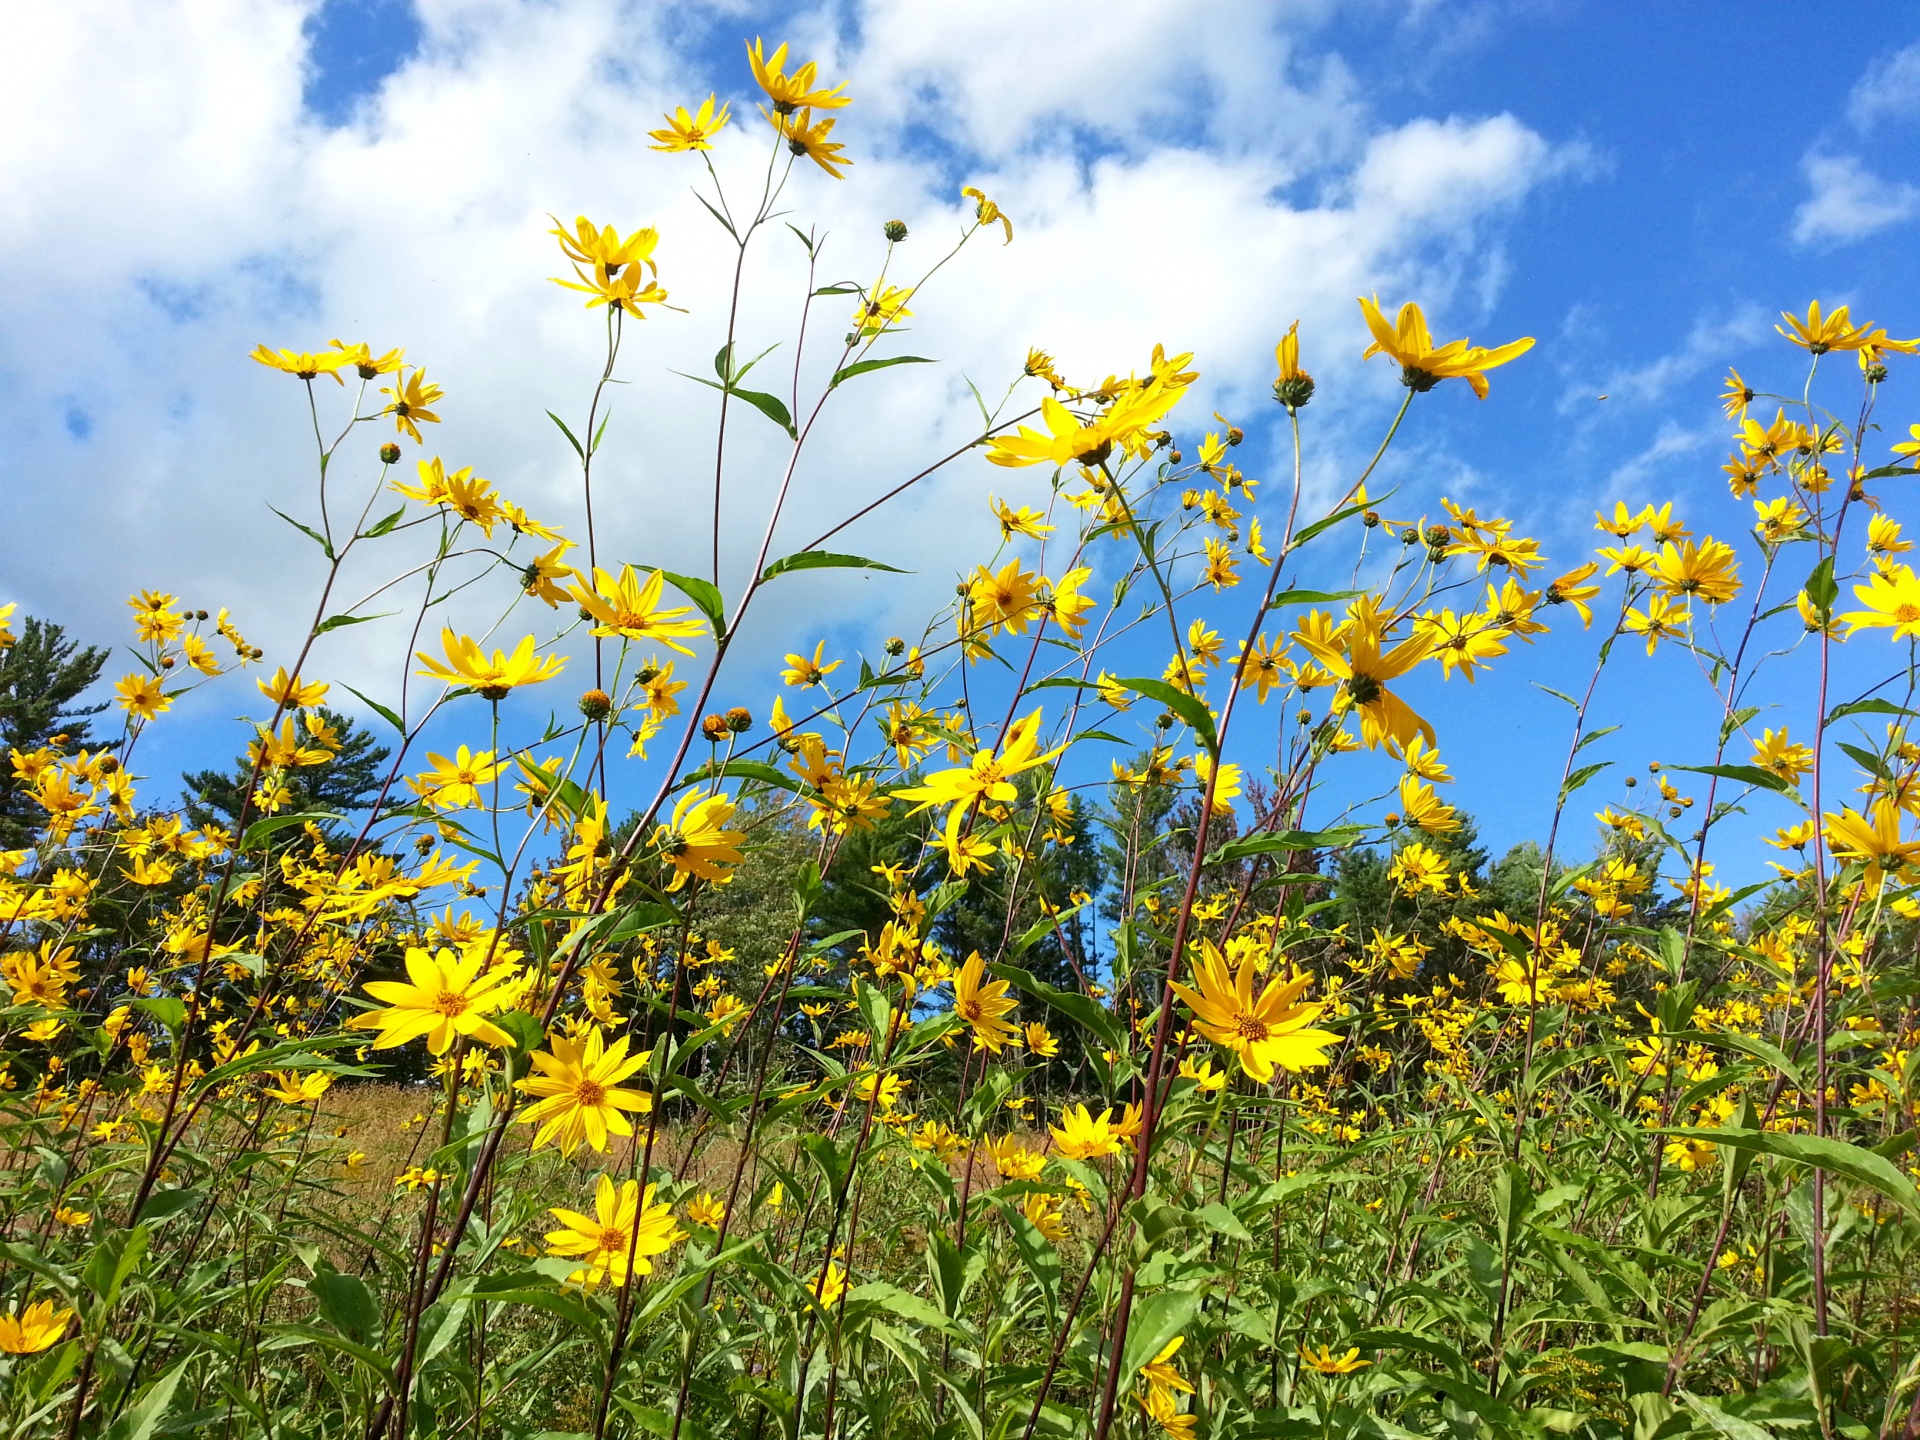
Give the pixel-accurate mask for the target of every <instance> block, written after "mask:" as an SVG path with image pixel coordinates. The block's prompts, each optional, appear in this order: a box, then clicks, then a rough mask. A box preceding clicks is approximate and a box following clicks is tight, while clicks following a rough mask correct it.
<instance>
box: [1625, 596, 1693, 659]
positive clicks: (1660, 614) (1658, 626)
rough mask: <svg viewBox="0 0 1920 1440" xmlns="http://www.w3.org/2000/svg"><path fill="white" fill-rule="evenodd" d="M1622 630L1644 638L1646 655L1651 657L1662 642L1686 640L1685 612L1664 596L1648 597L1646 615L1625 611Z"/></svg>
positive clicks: (1680, 605)
mask: <svg viewBox="0 0 1920 1440" xmlns="http://www.w3.org/2000/svg"><path fill="white" fill-rule="evenodd" d="M1622 628H1624V629H1625V630H1626V631H1627V632H1628V633H1629V634H1631V635H1644V636H1646V637H1647V654H1649V655H1651V654H1653V651H1654V647H1655V646H1656V645H1658V644H1659V642H1660V641H1662V640H1679V641H1683V642H1684V641H1685V640H1686V638H1687V610H1686V607H1685V606H1684V605H1682V604H1680V603H1679V602H1678V601H1677V600H1670V599H1668V598H1667V597H1666V596H1665V595H1649V596H1648V597H1647V609H1646V613H1645V614H1642V613H1641V612H1640V611H1638V610H1629V611H1627V618H1626V620H1625V622H1624V624H1623V626H1622Z"/></svg>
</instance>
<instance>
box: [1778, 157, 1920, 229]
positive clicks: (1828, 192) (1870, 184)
mask: <svg viewBox="0 0 1920 1440" xmlns="http://www.w3.org/2000/svg"><path fill="white" fill-rule="evenodd" d="M1801 168H1802V169H1803V170H1804V171H1805V172H1806V176H1807V184H1808V186H1809V187H1810V188H1811V190H1812V192H1813V193H1812V194H1810V195H1809V196H1808V197H1807V198H1806V199H1805V200H1804V201H1802V202H1801V204H1800V208H1799V209H1797V210H1795V211H1794V212H1793V238H1794V240H1795V241H1797V242H1798V243H1799V244H1802V245H1814V244H1820V243H1823V242H1831V243H1844V242H1846V241H1849V240H1859V239H1862V238H1864V237H1865V236H1868V235H1871V234H1873V233H1874V232H1875V231H1876V230H1884V229H1886V228H1887V227H1888V226H1889V225H1897V224H1899V223H1900V222H1901V221H1902V220H1908V219H1911V218H1912V217H1913V216H1914V215H1916V214H1920V187H1915V186H1913V185H1909V184H1908V183H1907V182H1905V181H1904V180H1882V179H1881V178H1880V177H1879V176H1877V175H1875V174H1874V173H1873V172H1872V171H1870V170H1868V169H1867V167H1866V166H1865V165H1863V164H1861V163H1860V161H1859V160H1858V159H1857V158H1856V157H1855V156H1852V155H1809V156H1808V157H1807V158H1806V160H1805V161H1804V162H1803V164H1802V166H1801Z"/></svg>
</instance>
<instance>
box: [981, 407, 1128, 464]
mask: <svg viewBox="0 0 1920 1440" xmlns="http://www.w3.org/2000/svg"><path fill="white" fill-rule="evenodd" d="M1040 418H1041V419H1042V420H1044V421H1045V422H1046V426H1047V433H1045V434H1042V433H1041V432H1040V431H1038V430H1034V429H1030V428H1029V427H1028V426H1025V425H1021V426H1018V427H1017V431H1018V433H1016V434H1014V435H1004V434H1003V435H999V436H996V437H995V438H994V439H993V440H992V441H991V442H990V443H989V444H988V446H987V459H988V460H990V461H991V462H992V463H993V464H995V465H1006V466H1018V465H1055V466H1059V465H1066V464H1069V463H1071V462H1076V461H1077V462H1078V463H1080V464H1082V465H1097V464H1099V463H1100V462H1101V461H1102V460H1104V459H1105V458H1106V457H1107V452H1108V451H1109V450H1110V449H1111V448H1112V445H1113V439H1114V437H1113V432H1112V430H1111V428H1110V426H1109V423H1108V420H1107V419H1099V420H1095V421H1094V422H1093V423H1092V424H1090V425H1082V424H1081V423H1080V421H1079V420H1078V419H1077V418H1075V416H1074V414H1073V412H1072V411H1071V410H1069V409H1067V407H1066V406H1064V405H1062V404H1061V403H1060V402H1059V401H1058V400H1056V399H1054V398H1053V397H1052V396H1051V395H1049V396H1047V398H1046V399H1044V400H1042V401H1041V402H1040Z"/></svg>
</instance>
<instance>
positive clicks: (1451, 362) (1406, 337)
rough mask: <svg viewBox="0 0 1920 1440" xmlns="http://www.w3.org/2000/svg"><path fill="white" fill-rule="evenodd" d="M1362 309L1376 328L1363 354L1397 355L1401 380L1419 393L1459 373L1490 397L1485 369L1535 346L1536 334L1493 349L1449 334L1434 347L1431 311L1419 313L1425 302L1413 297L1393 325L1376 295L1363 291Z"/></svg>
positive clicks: (1483, 396)
mask: <svg viewBox="0 0 1920 1440" xmlns="http://www.w3.org/2000/svg"><path fill="white" fill-rule="evenodd" d="M1360 313H1361V314H1362V315H1363V316H1365V317H1366V321H1367V329H1368V330H1370V331H1371V332H1372V333H1373V344H1371V345H1369V346H1368V347H1367V348H1366V350H1365V351H1364V352H1363V353H1362V354H1361V357H1360V358H1361V359H1363V360H1366V359H1370V358H1371V357H1373V356H1375V355H1385V356H1387V357H1389V358H1390V359H1393V360H1398V361H1399V362H1400V382H1401V384H1403V385H1405V386H1406V387H1407V388H1408V389H1409V390H1412V391H1414V392H1415V393H1416V394H1417V393H1419V392H1421V391H1425V390H1431V389H1432V388H1433V387H1434V386H1435V385H1438V384H1439V383H1440V382H1441V381H1442V380H1450V379H1453V378H1455V377H1458V378H1460V379H1463V380H1465V381H1466V382H1467V383H1468V384H1469V385H1471V386H1472V387H1473V393H1474V394H1475V395H1478V396H1479V397H1480V398H1481V399H1482V400H1484V399H1486V398H1487V377H1486V373H1485V372H1486V371H1488V370H1492V369H1493V368H1495V367H1496V366H1499V365H1505V364H1506V363H1507V362H1508V361H1509V360H1514V359H1517V358H1518V357H1520V356H1522V355H1524V354H1526V353H1527V351H1529V350H1531V349H1532V348H1533V340H1532V338H1531V337H1528V338H1526V339H1522V340H1514V341H1511V342H1509V343H1508V344H1505V345H1501V346H1499V347H1497V348H1496V349H1492V350H1488V349H1486V348H1485V347H1484V346H1479V345H1472V346H1470V345H1468V343H1467V342H1466V341H1465V340H1464V339H1461V340H1449V341H1448V342H1447V343H1446V344H1445V345H1442V346H1440V347H1439V348H1438V349H1435V348H1434V344H1433V337H1432V336H1431V335H1429V334H1428V333H1427V317H1426V316H1425V315H1423V314H1421V313H1420V307H1419V306H1418V305H1415V304H1414V303H1413V302H1412V301H1408V302H1407V303H1406V304H1405V305H1403V306H1401V307H1400V316H1399V319H1398V321H1397V322H1396V323H1395V324H1393V325H1388V324H1387V321H1386V317H1385V316H1383V315H1382V314H1381V313H1380V301H1379V298H1378V297H1377V296H1376V297H1374V298H1373V299H1371V300H1369V299H1366V298H1364V297H1363V298H1362V299H1361V301H1360Z"/></svg>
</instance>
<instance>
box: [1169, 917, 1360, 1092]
mask: <svg viewBox="0 0 1920 1440" xmlns="http://www.w3.org/2000/svg"><path fill="white" fill-rule="evenodd" d="M1194 980H1195V981H1196V982H1197V983H1198V986H1199V988H1198V989H1197V990H1196V989H1194V988H1192V987H1190V986H1187V985H1182V984H1179V983H1177V982H1176V983H1175V984H1174V986H1173V990H1174V993H1175V994H1177V995H1178V996H1179V997H1180V998H1181V999H1182V1000H1183V1001H1185V1002H1186V1004H1187V1007H1188V1008H1189V1009H1190V1010H1192V1011H1193V1018H1194V1026H1195V1028H1196V1029H1198V1030H1199V1031H1200V1033H1201V1034H1202V1035H1204V1036H1206V1037H1207V1039H1209V1040H1211V1041H1213V1042H1214V1043H1215V1044H1218V1045H1224V1046H1226V1047H1227V1048H1228V1049H1229V1050H1231V1051H1233V1052H1234V1054H1236V1055H1237V1056H1239V1057H1240V1068H1241V1069H1242V1070H1244V1071H1246V1073H1247V1074H1248V1076H1249V1077H1251V1078H1252V1079H1254V1080H1256V1081H1259V1082H1260V1083H1262V1084H1265V1083H1266V1082H1267V1081H1269V1080H1271V1079H1272V1078H1273V1074H1274V1070H1275V1069H1276V1068H1279V1069H1282V1070H1286V1071H1288V1072H1290V1073H1292V1072H1297V1071H1300V1070H1305V1069H1308V1068H1310V1067H1313V1066H1317V1065H1325V1064H1327V1063H1328V1061H1327V1057H1326V1055H1325V1053H1323V1052H1324V1051H1325V1050H1326V1047H1327V1046H1329V1045H1332V1044H1335V1043H1336V1042H1337V1041H1338V1040H1339V1038H1340V1037H1339V1036H1338V1035H1335V1034H1334V1033H1333V1032H1332V1031H1331V1030H1314V1029H1310V1028H1308V1027H1309V1024H1310V1022H1312V1021H1313V1020H1314V1019H1316V1018H1318V1016H1319V1015H1320V1012H1321V1011H1323V1010H1325V1009H1326V1008H1327V1007H1326V1006H1325V1005H1324V1004H1320V1003H1317V1002H1308V1003H1303V1002H1302V1001H1301V999H1300V997H1301V996H1302V995H1304V994H1305V993H1306V990H1307V987H1308V986H1309V985H1311V984H1312V983H1313V977H1312V976H1311V975H1296V976H1295V977H1294V978H1293V979H1291V980H1282V979H1281V978H1280V977H1279V976H1277V975H1276V976H1275V977H1274V978H1273V979H1272V980H1270V981H1268V982H1267V984H1266V987H1265V988H1264V989H1262V990H1261V991H1260V992H1259V994H1257V995H1256V994H1255V993H1254V986H1255V984H1256V983H1257V980H1258V971H1257V969H1256V966H1255V964H1254V957H1252V956H1248V957H1247V959H1246V960H1245V961H1243V962H1242V963H1241V966H1240V969H1239V971H1238V972H1237V973H1236V972H1234V971H1232V970H1229V969H1228V968H1227V960H1226V957H1225V956H1224V955H1222V954H1221V953H1220V951H1219V950H1218V949H1217V948H1216V947H1215V946H1214V944H1213V942H1212V941H1210V940H1202V941H1201V942H1200V960H1199V963H1198V964H1197V965H1196V966H1195V967H1194Z"/></svg>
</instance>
